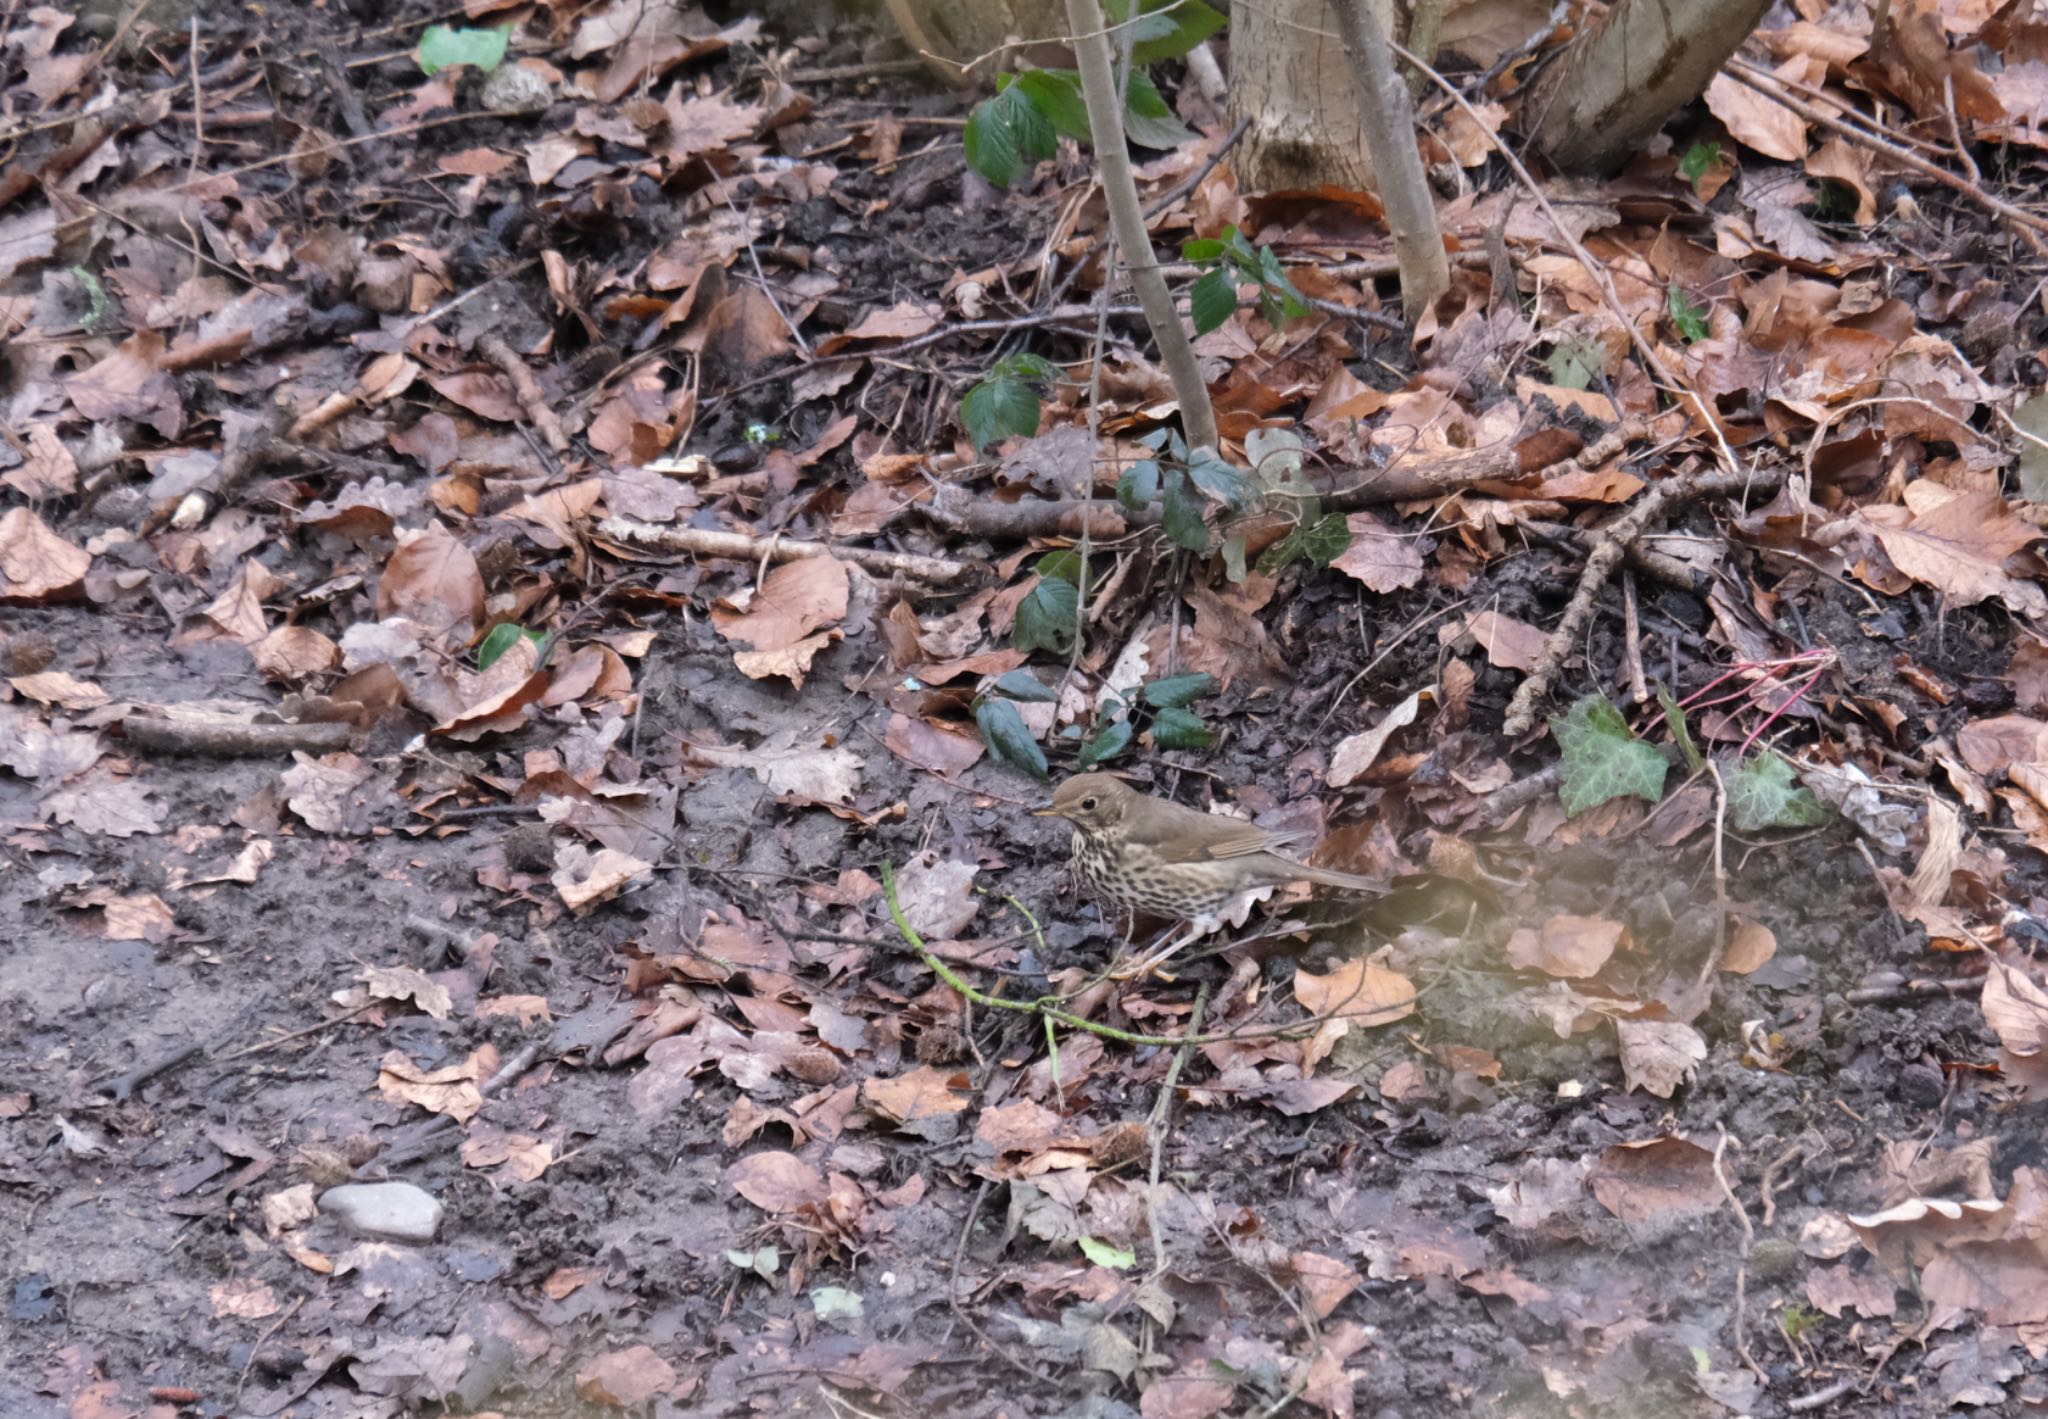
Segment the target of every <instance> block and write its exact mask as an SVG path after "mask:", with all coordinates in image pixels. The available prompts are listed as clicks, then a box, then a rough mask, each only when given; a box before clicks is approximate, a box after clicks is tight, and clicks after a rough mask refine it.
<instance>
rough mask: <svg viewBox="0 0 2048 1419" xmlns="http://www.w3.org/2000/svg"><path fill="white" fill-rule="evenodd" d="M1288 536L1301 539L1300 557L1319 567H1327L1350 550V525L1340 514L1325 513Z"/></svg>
mask: <svg viewBox="0 0 2048 1419" xmlns="http://www.w3.org/2000/svg"><path fill="white" fill-rule="evenodd" d="M1288 535H1289V536H1291V537H1299V538H1300V539H1301V554H1302V556H1304V557H1306V558H1308V559H1309V560H1310V561H1311V562H1313V563H1315V564H1316V565H1317V566H1319V567H1327V566H1328V565H1330V563H1332V562H1334V561H1336V560H1337V559H1338V558H1339V557H1341V556H1343V555H1344V554H1345V553H1346V552H1347V551H1349V550H1350V549H1351V524H1350V523H1348V522H1346V521H1345V520H1344V514H1343V513H1341V512H1331V513H1325V514H1323V516H1322V517H1320V518H1318V519H1317V520H1316V521H1314V522H1312V523H1310V524H1309V525H1308V526H1306V527H1297V528H1296V529H1295V530H1294V531H1293V532H1291V533H1289V534H1288Z"/></svg>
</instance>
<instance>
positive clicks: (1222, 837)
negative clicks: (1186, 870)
mask: <svg viewBox="0 0 2048 1419" xmlns="http://www.w3.org/2000/svg"><path fill="white" fill-rule="evenodd" d="M1168 806H1170V807H1172V808H1173V809H1175V812H1174V813H1173V814H1172V815H1171V816H1170V817H1168V816H1166V815H1160V817H1159V818H1158V819H1157V823H1158V826H1159V827H1160V828H1161V829H1162V830H1163V831H1162V832H1161V833H1160V835H1159V840H1158V841H1156V842H1151V843H1148V844H1146V845H1147V846H1148V847H1150V848H1151V849H1152V850H1153V851H1154V852H1156V853H1158V854H1159V857H1160V860H1161V861H1163V862H1215V861H1217V860H1219V859H1221V858H1228V857H1250V856H1252V855H1254V854H1255V853H1261V852H1271V851H1273V850H1274V849H1275V848H1277V847H1283V846H1285V845H1286V843H1287V842H1288V841H1289V839H1288V838H1286V837H1283V836H1280V835H1276V834H1274V833H1270V832H1268V831H1266V829H1264V828H1262V827H1260V826H1259V825H1258V824H1256V823H1247V822H1245V821H1244V819H1242V818H1226V817H1224V816H1223V815H1222V814H1220V813H1203V812H1200V811H1198V810H1196V809H1193V808H1187V807H1183V806H1182V805H1180V804H1178V803H1175V804H1170V805H1168Z"/></svg>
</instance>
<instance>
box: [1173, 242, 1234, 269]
mask: <svg viewBox="0 0 2048 1419" xmlns="http://www.w3.org/2000/svg"><path fill="white" fill-rule="evenodd" d="M1223 251H1224V245H1223V243H1222V242H1221V241H1219V240H1218V239H1217V238H1215V237H1189V238H1188V239H1187V240H1186V241H1184V242H1182V243H1181V244H1180V259H1181V260H1183V261H1192V262H1194V263H1195V264H1196V265H1197V266H1206V265H1208V264H1209V263H1210V262H1212V261H1217V260H1220V259H1221V258H1222V256H1223Z"/></svg>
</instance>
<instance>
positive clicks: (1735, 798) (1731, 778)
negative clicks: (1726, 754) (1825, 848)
mask: <svg viewBox="0 0 2048 1419" xmlns="http://www.w3.org/2000/svg"><path fill="white" fill-rule="evenodd" d="M1727 782H1728V817H1729V826H1731V827H1733V828H1734V829H1735V831H1736V832H1738V833H1756V832H1762V831H1763V830H1764V829H1766V828H1813V827H1818V826H1819V825H1820V824H1822V823H1825V822H1826V821H1827V820H1828V813H1827V809H1825V808H1823V807H1821V804H1820V800H1819V799H1817V798H1815V797H1814V796H1813V793H1812V791H1811V790H1810V789H1808V788H1806V787H1805V786H1804V785H1802V784H1800V783H1798V782H1797V781H1795V780H1794V779H1793V777H1792V766H1791V765H1790V764H1788V763H1786V762H1785V760H1784V759H1783V758H1782V757H1781V756H1779V755H1777V754H1773V753H1769V752H1765V753H1762V754H1759V755H1757V756H1756V757H1755V758H1753V759H1750V760H1747V761H1746V762H1744V763H1743V764H1741V765H1740V766H1739V767H1738V768H1737V769H1736V770H1735V772H1734V773H1732V774H1729V775H1728V776H1727Z"/></svg>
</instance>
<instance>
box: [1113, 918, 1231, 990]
mask: <svg viewBox="0 0 2048 1419" xmlns="http://www.w3.org/2000/svg"><path fill="white" fill-rule="evenodd" d="M1221 925H1222V923H1221V922H1219V921H1217V920H1216V918H1215V917H1213V916H1198V917H1196V918H1195V919H1194V920H1192V921H1190V922H1189V923H1188V924H1187V929H1186V930H1185V931H1168V932H1167V933H1166V935H1165V937H1164V939H1163V941H1162V944H1160V945H1156V946H1154V947H1153V948H1152V949H1151V950H1150V951H1148V952H1146V953H1145V954H1144V955H1143V956H1141V957H1139V958H1138V959H1137V960H1136V961H1133V962H1132V963H1131V964H1130V965H1129V966H1127V967H1125V968H1124V969H1123V970H1122V971H1120V972H1117V973H1116V974H1115V977H1114V978H1115V979H1117V980H1143V979H1144V978H1145V977H1146V976H1149V975H1151V974H1152V973H1153V972H1155V971H1157V970H1158V969H1159V968H1160V967H1161V966H1163V965H1165V964H1166V963H1167V962H1168V961H1170V960H1172V959H1173V958H1174V956H1175V955H1177V954H1178V953H1180V952H1181V951H1184V950H1186V949H1187V948H1188V947H1189V946H1192V945H1193V944H1194V943H1195V942H1197V941H1199V940H1201V939H1202V938H1203V937H1204V936H1207V935H1208V934H1209V933H1210V932H1212V931H1214V930H1216V929H1217V927H1219V926H1221Z"/></svg>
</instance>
